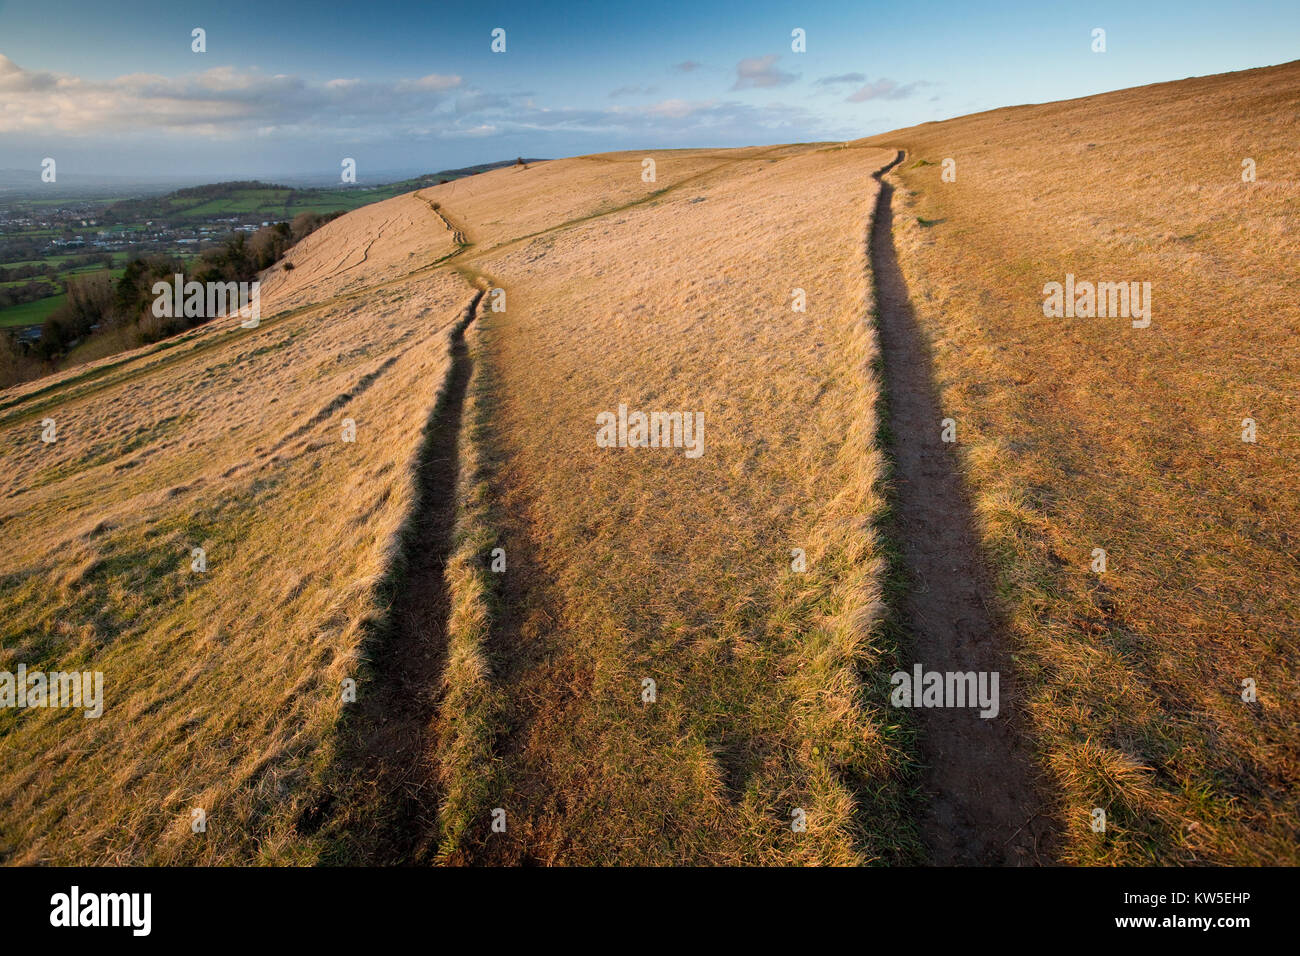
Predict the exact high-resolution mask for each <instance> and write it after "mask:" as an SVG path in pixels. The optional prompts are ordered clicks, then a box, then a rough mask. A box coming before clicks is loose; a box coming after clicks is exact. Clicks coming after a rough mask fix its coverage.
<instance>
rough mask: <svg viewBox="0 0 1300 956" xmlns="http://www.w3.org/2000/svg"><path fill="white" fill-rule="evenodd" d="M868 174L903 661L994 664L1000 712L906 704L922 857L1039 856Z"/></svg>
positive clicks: (995, 633) (965, 516)
mask: <svg viewBox="0 0 1300 956" xmlns="http://www.w3.org/2000/svg"><path fill="white" fill-rule="evenodd" d="M902 160H903V153H901V152H900V153H899V154H898V157H897V158H896V159H895V160H894V162H893V163H891V164H890V165H889V166H887V167H885V168H884V169H882V170H881V171H880V172H878V173H876V174H875V176H876V178H877V179H878V180H880V184H881V188H880V195H879V198H878V199H877V204H876V213H875V217H874V219H873V224H872V231H871V240H870V241H871V248H870V252H871V269H872V274H873V275H874V277H875V284H876V304H877V310H878V320H877V321H878V326H879V333H880V347H881V354H882V357H883V360H884V371H885V388H886V392H887V401H888V410H889V422H888V431H889V433H890V442H889V445H890V447H889V453H890V455H891V457H892V459H893V464H894V473H893V498H894V502H893V504H894V513H895V515H896V518H895V522H896V523H895V527H894V529H893V535H894V537H895V540H896V541H897V542H898V545H899V549H900V550H901V553H902V561H903V565H904V568H903V570H904V572H905V574H906V578H907V581H908V587H907V591H906V597H905V598H904V600H903V605H902V607H900V608H897V609H896V610H897V611H898V612H900V614H901V618H902V621H903V625H904V627H905V628H906V630H907V631H908V633H909V635H910V641H911V643H910V648H909V650H910V653H911V658H910V659H909V660H908V661H907V667H906V670H908V671H909V672H910V671H911V668H912V665H913V664H915V663H920V664H922V665H923V666H924V669H925V670H926V671H942V672H949V671H960V672H966V671H976V672H980V671H985V672H992V671H996V672H998V673H999V674H1000V697H1001V710H1000V712H999V714H998V716H997V717H995V718H991V719H982V718H981V717H980V716H979V712H978V708H974V709H971V708H957V707H948V708H944V707H936V708H920V707H918V708H916V709H915V711H914V713H915V715H916V717H917V720H918V723H919V725H920V729H921V759H922V762H923V765H924V769H923V771H922V786H923V788H924V790H925V792H926V794H927V796H928V802H927V805H926V807H925V808H924V809H923V810H922V811H921V813H922V815H921V819H920V821H919V824H920V831H921V836H922V839H923V840H924V842H925V844H926V846H927V847H928V848H929V851H930V861H931V862H932V863H934V864H939V865H953V864H977V865H978V864H984V865H1008V864H1010V865H1025V864H1029V865H1032V864H1038V863H1049V862H1051V860H1052V857H1053V854H1054V846H1055V839H1054V836H1055V834H1054V817H1053V815H1052V814H1051V812H1050V810H1049V809H1048V807H1047V805H1046V804H1045V803H1044V802H1043V800H1042V799H1041V796H1040V794H1041V793H1042V792H1043V791H1042V789H1041V781H1040V779H1039V772H1038V770H1037V767H1036V764H1035V761H1034V759H1033V755H1032V751H1031V750H1030V749H1029V747H1028V745H1027V744H1026V742H1025V738H1024V736H1023V735H1022V733H1021V727H1020V718H1019V717H1018V714H1017V712H1016V707H1015V705H1014V702H1015V684H1014V681H1013V679H1012V676H1013V675H1012V674H1011V668H1010V656H1009V651H1008V646H1007V638H1006V634H1005V631H1004V629H1003V628H1002V627H1000V626H999V622H998V621H997V618H996V613H995V610H994V608H993V605H992V600H991V598H990V594H991V592H990V590H989V588H988V581H989V580H990V578H989V574H988V571H987V569H986V568H985V566H984V562H983V559H982V557H981V553H980V549H979V542H978V538H977V535H976V532H975V526H974V518H973V514H972V511H971V506H970V503H969V498H968V495H967V493H966V489H965V488H964V486H963V483H962V479H961V476H960V474H959V472H958V469H957V457H956V451H955V450H954V449H955V446H954V445H952V444H945V443H944V442H942V441H941V440H940V432H941V425H940V422H941V421H942V419H944V418H954V419H955V420H956V421H957V436H958V440H959V441H960V437H961V411H960V409H947V410H944V409H942V408H940V405H939V399H938V394H937V390H936V388H935V384H934V372H933V369H932V366H931V362H930V355H929V350H928V347H927V345H926V343H925V340H924V337H923V336H922V334H921V331H920V329H919V328H918V327H917V324H916V319H915V315H914V313H913V310H912V305H911V300H910V298H909V296H908V290H907V283H906V280H905V279H904V278H903V274H902V271H901V270H900V269H899V265H898V256H897V253H896V251H895V249H894V240H893V208H892V199H893V193H894V187H893V186H892V185H891V184H890V183H889V182H888V181H887V180H885V179H884V178H883V176H884V173H886V172H888V171H889V170H890V169H892V168H893V167H894V166H897V165H898V164H899V163H900V162H902Z"/></svg>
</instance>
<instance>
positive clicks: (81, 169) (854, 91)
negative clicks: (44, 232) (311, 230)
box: [0, 0, 1300, 181]
mask: <svg viewBox="0 0 1300 956" xmlns="http://www.w3.org/2000/svg"><path fill="white" fill-rule="evenodd" d="M195 27H202V28H203V29H204V30H205V31H206V34H207V36H206V40H207V52H205V53H195V52H193V51H192V50H191V30H192V29H193V28H195ZM497 27H501V28H503V29H505V31H506V52H505V53H501V54H498V53H493V52H492V51H491V49H490V44H491V31H492V30H493V29H494V28H497ZM796 27H798V28H802V29H803V30H804V31H805V32H806V37H807V51H806V52H804V53H796V52H793V51H792V50H791V31H792V30H793V29H794V28H796ZM1096 27H1101V28H1103V29H1105V30H1106V46H1107V49H1106V52H1105V53H1094V52H1092V49H1091V43H1092V37H1091V33H1092V30H1093V29H1094V28H1096ZM0 57H3V59H0V168H13V169H27V168H30V169H33V170H34V171H35V170H39V166H40V161H41V159H42V158H43V157H45V156H52V157H55V158H56V159H57V160H58V162H59V170H60V172H61V173H65V174H66V173H72V174H74V175H75V174H85V175H129V176H144V177H147V176H157V177H160V178H167V177H173V176H175V177H181V176H183V177H206V178H233V177H244V176H262V177H264V178H275V177H276V176H288V175H312V174H319V173H328V172H330V171H332V170H337V169H338V168H339V162H340V160H341V159H342V158H343V157H352V158H355V159H356V160H357V167H358V177H359V179H360V180H362V181H365V180H366V179H367V178H368V177H379V178H382V176H381V174H385V173H388V174H391V173H394V172H402V173H406V172H416V171H434V170H437V169H443V168H450V167H454V166H460V165H465V164H469V163H475V162H485V161H492V160H498V159H505V158H509V157H513V156H517V155H520V154H523V155H528V156H546V157H551V156H564V155H573V154H578V153H586V152H596V151H602V150H612V149H640V148H647V149H649V148H667V147H679V146H735V145H745V144H752V143H776V142H790V141H807V140H820V139H848V138H854V137H858V136H866V135H871V134H873V133H879V132H885V131H887V130H890V129H895V128H898V127H902V126H908V125H912V124H914V123H919V122H924V121H927V120H933V119H943V118H946V117H950V116H958V115H961V114H963V113H969V112H974V111H978V110H984V109H991V108H994V107H998V106H1008V105H1012V104H1017V103H1027V102H1043V101H1046V100H1055V99H1064V98H1069V97H1075V96H1085V95H1088V94H1091V93H1098V92H1102V91H1105V90H1112V89H1119V88H1123V87H1127V86H1136V85H1141V84H1144V83H1153V82H1160V81H1164V80H1173V79H1181V78H1183V77H1187V76H1197V75H1204V74H1209V73H1221V72H1225V71H1229V70H1239V69H1247V68H1250V67H1255V66H1267V65H1271V64H1275V63H1282V62H1287V61H1288V60H1292V59H1296V58H1298V57H1300V3H1296V2H1295V0H1290V2H1251V0H1242V2H1235V3H1232V4H1221V3H1199V2H1186V0H1184V2H1175V3H1170V2H1140V3H1134V2H1131V0H1130V2H1125V3H1088V4H1060V5H1057V4H1051V3H1042V2H1039V3H1018V2H1005V3H998V4H976V3H957V2H945V0H931V2H926V3H917V4H899V3H896V2H892V3H864V2H836V3H821V4H819V3H812V4H803V3H762V2H759V3H735V4H732V3H716V2H708V0H694V2H676V0H667V2H664V0H652V2H646V3H638V4H631V3H614V2H609V3H586V2H582V3H565V4H557V3H547V2H543V0H536V2H533V3H495V4H494V3H463V2H462V3H451V4H442V3H429V2H424V3H385V2H364V3H363V2H337V0H333V2H321V3H295V2H284V0H281V2H267V0H261V2H242V0H233V2H220V3H189V4H186V3H177V2H153V0H150V2H132V0H121V2H105V0H69V2H60V0H43V2H39V3H37V2H14V0H0Z"/></svg>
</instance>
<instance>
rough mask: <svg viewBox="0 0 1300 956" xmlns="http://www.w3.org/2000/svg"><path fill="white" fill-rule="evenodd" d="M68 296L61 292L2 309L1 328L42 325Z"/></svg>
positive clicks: (0, 311) (0, 315)
mask: <svg viewBox="0 0 1300 956" xmlns="http://www.w3.org/2000/svg"><path fill="white" fill-rule="evenodd" d="M67 297H68V294H67V293H66V292H60V293H59V294H58V295H52V296H49V297H47V298H44V299H37V300H36V301H35V302H24V303H23V304H22V305H14V306H10V307H9V308H7V309H0V329H16V328H21V327H22V326H24V325H40V324H41V323H42V322H44V321H45V320H46V318H47V317H48V316H49V314H50V313H51V312H53V311H54V310H55V309H57V308H58V307H59V306H60V305H62V304H63V300H64V299H66V298H67Z"/></svg>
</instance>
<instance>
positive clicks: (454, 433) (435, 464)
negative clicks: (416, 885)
mask: <svg viewBox="0 0 1300 956" xmlns="http://www.w3.org/2000/svg"><path fill="white" fill-rule="evenodd" d="M482 297H483V293H482V291H479V292H477V293H476V294H475V295H474V297H473V299H472V300H471V301H470V304H469V305H468V306H466V308H465V310H464V311H463V312H462V313H461V318H460V321H459V322H458V323H457V325H456V328H455V331H454V332H453V337H452V350H451V356H452V363H451V367H450V369H449V370H448V372H447V379H446V385H445V388H444V390H443V392H442V394H441V395H440V396H439V399H438V401H437V402H436V404H435V407H434V410H433V413H432V415H431V416H430V419H429V422H428V425H427V427H426V432H425V439H424V444H423V445H422V446H421V449H420V454H419V464H418V465H417V468H418V473H417V492H416V501H415V503H414V505H413V507H414V510H415V515H416V517H415V520H414V524H413V526H412V528H411V530H410V533H409V535H408V537H407V539H406V541H405V544H404V547H403V554H402V557H401V563H400V565H399V567H401V568H402V570H401V571H400V572H399V573H398V577H397V581H396V593H395V594H394V603H393V609H392V625H391V631H390V633H388V634H387V635H386V636H385V637H384V638H382V639H380V640H379V641H376V642H375V644H374V645H373V646H371V647H369V648H367V651H368V653H369V656H370V658H371V661H372V665H373V669H374V673H373V676H372V677H371V679H370V680H368V681H365V682H359V683H361V686H360V688H359V691H358V699H357V704H356V710H355V712H354V713H353V714H352V715H351V717H350V719H349V729H350V731H351V733H350V735H349V737H350V739H351V740H352V741H353V744H352V746H351V748H350V752H349V753H348V754H346V755H345V757H344V760H345V762H346V763H347V764H348V765H349V767H351V768H353V769H354V771H356V772H357V773H358V774H359V777H360V780H361V781H362V787H363V789H364V793H363V794H362V798H361V801H360V805H361V806H363V807H364V808H365V819H364V820H362V821H353V826H352V828H351V830H350V840H349V842H350V843H351V851H350V854H349V860H348V862H352V863H366V864H380V865H383V864H399V863H407V864H422V863H430V862H432V860H433V856H434V854H435V853H436V851H437V848H438V838H439V829H438V819H437V816H438V814H437V808H438V790H437V767H436V764H435V762H434V759H433V744H434V739H433V732H432V731H433V723H434V720H435V717H436V714H437V707H438V689H439V682H440V678H441V675H442V671H443V666H444V664H445V662H446V652H447V615H448V610H449V608H450V604H451V602H450V595H449V593H448V590H447V583H446V580H445V578H444V574H443V572H444V570H445V568H446V564H447V559H448V556H449V554H450V549H451V533H452V527H453V524H454V522H455V517H456V515H455V511H456V477H457V472H458V467H459V466H458V461H459V442H460V427H461V413H462V411H463V409H464V405H465V394H466V389H467V387H468V385H469V380H470V371H471V363H470V357H469V352H468V349H467V347H466V344H465V337H464V334H465V329H466V328H467V327H468V326H469V323H470V322H472V321H473V320H474V316H475V314H476V312H477V309H478V305H479V301H480V300H481V299H482Z"/></svg>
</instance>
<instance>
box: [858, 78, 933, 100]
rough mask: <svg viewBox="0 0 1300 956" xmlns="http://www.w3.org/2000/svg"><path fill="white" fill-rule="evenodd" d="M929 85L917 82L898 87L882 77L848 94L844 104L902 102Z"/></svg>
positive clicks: (922, 81)
mask: <svg viewBox="0 0 1300 956" xmlns="http://www.w3.org/2000/svg"><path fill="white" fill-rule="evenodd" d="M929 85H930V84H929V83H927V82H926V81H924V80H918V81H917V82H915V83H908V84H906V85H904V86H900V85H899V84H898V83H897V82H895V81H894V80H890V79H887V78H884V77H882V78H881V79H879V80H876V82H874V83H867V84H866V85H865V86H863V87H861V88H860V89H858V90H855V91H854V92H852V93H850V94H849V95H848V96H847V97H846V98H845V102H846V103H865V102H866V101H867V100H902V99H906V98H907V97H909V96H911V95H912V94H913V93H915V92H916V91H917V90H918V89H920V88H921V87H923V86H929Z"/></svg>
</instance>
